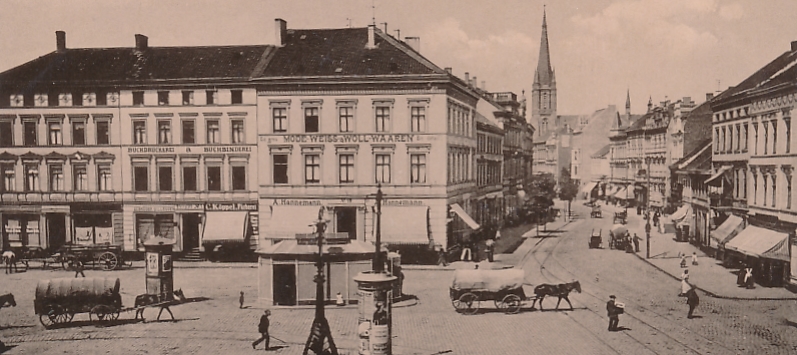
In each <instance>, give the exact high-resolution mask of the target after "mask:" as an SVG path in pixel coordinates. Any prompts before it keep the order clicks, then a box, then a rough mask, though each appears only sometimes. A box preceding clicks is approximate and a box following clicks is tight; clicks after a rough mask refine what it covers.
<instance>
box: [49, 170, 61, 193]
mask: <svg viewBox="0 0 797 355" xmlns="http://www.w3.org/2000/svg"><path fill="white" fill-rule="evenodd" d="M50 191H64V167H63V166H62V165H55V164H54V165H50Z"/></svg>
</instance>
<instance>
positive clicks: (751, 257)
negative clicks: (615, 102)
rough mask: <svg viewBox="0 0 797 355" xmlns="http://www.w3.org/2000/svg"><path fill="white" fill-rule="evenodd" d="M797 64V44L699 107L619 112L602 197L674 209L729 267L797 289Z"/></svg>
mask: <svg viewBox="0 0 797 355" xmlns="http://www.w3.org/2000/svg"><path fill="white" fill-rule="evenodd" d="M795 63H797V42H792V44H791V48H790V49H789V50H788V51H786V52H784V53H783V54H782V55H780V56H778V57H777V58H775V59H774V60H773V61H772V62H770V63H769V64H767V65H766V66H764V67H763V68H761V69H759V70H758V71H757V72H755V73H753V74H752V75H751V76H749V77H748V78H747V79H745V80H743V81H742V82H741V83H739V84H738V85H736V86H733V87H730V88H729V89H727V90H725V91H723V92H721V93H719V94H718V95H716V96H715V95H714V94H707V96H706V101H705V102H703V103H701V104H699V105H696V104H695V103H694V102H692V100H691V99H690V98H683V99H681V100H678V101H675V102H670V101H666V100H665V101H664V102H662V103H661V105H659V106H656V107H653V105H652V103H649V104H648V110H647V112H646V113H645V114H644V115H641V116H635V115H631V114H630V111H629V110H627V111H626V115H618V116H617V117H616V119H615V122H614V124H613V126H612V134H611V135H610V140H611V144H610V145H609V146H607V147H605V148H604V149H602V150H601V151H599V152H598V153H596V154H595V155H593V157H592V158H593V163H594V164H593V165H596V166H605V164H606V163H607V161H608V166H609V170H610V171H609V178H608V179H607V180H605V182H604V183H602V184H598V186H599V187H600V188H598V189H596V191H595V192H594V193H595V195H603V196H605V197H606V198H607V199H610V200H616V201H626V203H628V204H629V205H633V204H638V205H640V206H643V207H648V206H650V207H653V208H660V209H662V210H665V211H667V212H670V213H671V214H670V215H669V216H668V219H669V220H671V221H672V222H673V223H674V224H675V227H676V228H677V231H678V232H679V235H682V236H683V238H684V239H686V240H689V241H691V242H692V243H694V244H696V245H699V246H700V247H702V248H704V249H705V250H706V251H707V252H709V253H710V254H712V255H715V256H716V257H717V258H718V259H720V260H722V261H723V262H724V263H725V264H726V265H728V266H730V267H742V266H747V267H752V268H753V269H754V274H755V275H756V279H757V282H759V283H761V284H764V285H768V286H783V285H785V286H788V287H794V286H797V260H795V259H794V258H795V255H796V254H797V253H795V249H794V248H795V243H796V242H797V241H796V240H795V237H794V235H795V229H797V201H796V200H795V196H794V193H793V171H794V166H795V164H797V154H795V152H794V146H795V144H797V142H795V138H794V137H793V134H792V131H791V112H792V109H793V108H794V107H795V105H796V104H795V101H796V100H795V96H797V79H795V78H797V69H795V65H794V64H795ZM629 105H630V104H628V103H627V106H629ZM606 148H608V149H606Z"/></svg>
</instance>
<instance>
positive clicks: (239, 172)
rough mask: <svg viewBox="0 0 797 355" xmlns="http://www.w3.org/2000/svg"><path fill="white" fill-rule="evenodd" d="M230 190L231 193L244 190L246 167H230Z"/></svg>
mask: <svg viewBox="0 0 797 355" xmlns="http://www.w3.org/2000/svg"><path fill="white" fill-rule="evenodd" d="M232 189H233V191H241V190H246V167H245V166H233V167H232Z"/></svg>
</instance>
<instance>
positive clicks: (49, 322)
mask: <svg viewBox="0 0 797 355" xmlns="http://www.w3.org/2000/svg"><path fill="white" fill-rule="evenodd" d="M74 316H75V314H74V313H69V312H68V311H67V310H65V309H64V308H63V307H61V306H53V308H51V309H50V310H49V311H47V313H44V314H40V315H39V322H41V324H42V325H43V326H44V327H45V328H50V327H51V326H53V325H55V324H62V323H68V322H70V321H72V318H73V317H74Z"/></svg>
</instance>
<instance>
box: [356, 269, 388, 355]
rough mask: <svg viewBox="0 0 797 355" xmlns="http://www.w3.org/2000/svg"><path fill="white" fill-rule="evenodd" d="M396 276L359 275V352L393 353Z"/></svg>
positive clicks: (374, 353)
mask: <svg viewBox="0 0 797 355" xmlns="http://www.w3.org/2000/svg"><path fill="white" fill-rule="evenodd" d="M396 279H397V278H396V277H395V276H390V275H389V274H387V273H375V272H373V271H366V272H361V273H359V274H357V276H355V277H354V281H356V282H357V290H358V291H357V293H358V295H359V296H360V300H359V308H360V316H359V320H358V322H359V326H358V327H357V334H358V336H359V346H358V354H359V355H391V354H392V353H393V346H392V344H391V340H390V339H391V334H392V327H393V325H392V324H393V318H392V314H393V312H392V306H393V302H392V301H393V296H392V293H393V283H394V282H395V281H396Z"/></svg>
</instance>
